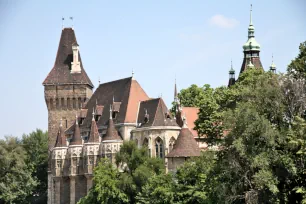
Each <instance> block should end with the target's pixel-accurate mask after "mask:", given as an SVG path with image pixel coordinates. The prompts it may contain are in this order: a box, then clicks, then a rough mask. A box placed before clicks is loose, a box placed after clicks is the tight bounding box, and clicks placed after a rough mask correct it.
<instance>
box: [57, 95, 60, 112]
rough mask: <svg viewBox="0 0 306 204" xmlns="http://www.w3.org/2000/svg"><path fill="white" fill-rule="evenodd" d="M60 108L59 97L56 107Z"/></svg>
mask: <svg viewBox="0 0 306 204" xmlns="http://www.w3.org/2000/svg"><path fill="white" fill-rule="evenodd" d="M59 108H60V104H59V99H58V98H56V109H59Z"/></svg>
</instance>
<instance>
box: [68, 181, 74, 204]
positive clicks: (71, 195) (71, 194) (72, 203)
mask: <svg viewBox="0 0 306 204" xmlns="http://www.w3.org/2000/svg"><path fill="white" fill-rule="evenodd" d="M69 178H70V204H75V176H70V177H69Z"/></svg>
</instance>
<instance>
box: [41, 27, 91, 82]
mask: <svg viewBox="0 0 306 204" xmlns="http://www.w3.org/2000/svg"><path fill="white" fill-rule="evenodd" d="M72 45H78V44H77V40H76V36H75V32H74V30H73V29H72V28H64V29H63V30H62V34H61V39H60V42H59V46H58V50H57V55H56V59H55V63H54V66H53V68H52V70H51V71H50V73H49V74H48V76H47V77H46V79H45V80H44V82H43V85H54V84H76V83H77V84H87V85H89V86H90V87H93V84H92V82H91V81H90V79H89V77H88V75H87V74H86V72H85V69H84V67H83V63H82V59H81V55H80V52H79V57H78V58H79V61H80V66H81V72H80V73H71V62H72V61H73V51H72Z"/></svg>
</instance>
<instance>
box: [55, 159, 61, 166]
mask: <svg viewBox="0 0 306 204" xmlns="http://www.w3.org/2000/svg"><path fill="white" fill-rule="evenodd" d="M56 166H57V168H62V160H61V159H58V160H56Z"/></svg>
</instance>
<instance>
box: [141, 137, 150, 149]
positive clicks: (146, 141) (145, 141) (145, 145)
mask: <svg viewBox="0 0 306 204" xmlns="http://www.w3.org/2000/svg"><path fill="white" fill-rule="evenodd" d="M148 143H149V141H148V138H145V139H144V140H143V143H142V146H144V147H148Z"/></svg>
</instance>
